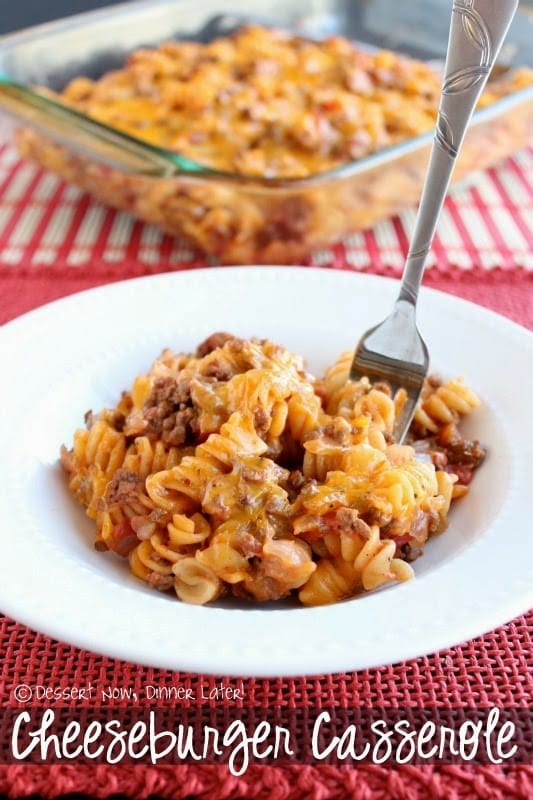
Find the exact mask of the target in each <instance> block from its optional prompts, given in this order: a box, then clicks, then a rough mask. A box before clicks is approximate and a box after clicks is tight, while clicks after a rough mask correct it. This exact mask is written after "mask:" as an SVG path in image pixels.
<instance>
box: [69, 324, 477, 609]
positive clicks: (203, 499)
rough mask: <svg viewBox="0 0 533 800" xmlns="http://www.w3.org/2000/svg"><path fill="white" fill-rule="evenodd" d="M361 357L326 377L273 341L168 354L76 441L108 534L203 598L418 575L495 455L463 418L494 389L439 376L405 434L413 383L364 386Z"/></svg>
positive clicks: (75, 487) (268, 594)
mask: <svg viewBox="0 0 533 800" xmlns="http://www.w3.org/2000/svg"><path fill="white" fill-rule="evenodd" d="M351 359H352V353H344V354H342V355H341V356H340V358H339V359H338V361H337V362H336V363H335V364H334V365H333V366H332V367H330V368H329V369H328V371H327V372H326V375H325V377H324V380H323V381H317V380H316V379H315V378H314V377H313V376H311V375H309V374H308V373H307V372H306V371H305V368H304V363H303V361H302V359H301V357H300V356H297V355H295V354H293V353H290V352H289V351H288V350H286V349H284V348H282V347H280V346H279V345H276V344H273V343H272V342H269V341H267V340H258V339H251V340H249V341H247V340H242V339H238V338H236V337H234V336H231V335H229V334H214V335H213V336H210V337H209V338H208V339H207V340H206V341H205V342H203V343H202V344H201V345H200V346H199V347H198V349H197V351H196V352H195V353H194V354H182V353H180V354H175V353H173V352H172V351H170V350H165V351H163V353H162V355H161V356H160V357H159V358H158V359H157V360H156V361H155V362H154V364H153V366H152V368H151V369H150V371H149V372H148V373H147V374H146V375H139V376H138V377H137V378H136V379H135V381H134V383H133V386H132V388H131V392H129V393H128V392H125V393H123V395H122V397H121V398H120V400H119V402H118V403H117V406H116V408H113V409H105V410H104V411H102V412H101V413H100V414H93V413H92V412H89V413H88V414H87V415H86V428H85V429H80V430H78V431H76V432H75V434H74V441H73V446H72V448H71V449H70V450H69V449H67V448H66V447H62V448H61V462H62V465H63V467H64V469H65V471H66V472H67V474H68V479H69V488H70V490H71V491H72V493H73V494H74V496H75V497H76V499H77V500H78V501H79V502H80V503H81V504H82V505H83V506H84V507H85V509H86V512H87V514H88V515H89V516H90V517H91V518H92V519H94V520H95V523H96V540H95V545H96V547H97V548H98V549H99V550H112V551H114V552H115V553H118V554H119V555H122V556H127V557H128V559H129V563H130V568H131V571H132V572H133V574H134V575H135V576H136V577H138V578H140V579H141V580H143V581H145V582H147V583H148V584H149V585H150V586H152V587H154V588H157V589H159V590H161V591H167V590H173V591H174V592H175V593H176V595H177V597H178V598H179V599H180V600H183V601H185V602H189V603H196V604H204V603H208V602H211V601H213V600H216V599H217V598H218V597H220V596H222V595H224V594H226V595H234V596H236V597H244V598H248V599H250V600H256V601H260V602H265V601H270V600H278V599H280V598H284V597H288V596H289V595H294V596H296V597H297V598H298V599H299V601H300V602H301V603H303V604H304V605H320V604H324V603H331V602H337V601H340V600H343V599H346V598H349V597H352V596H354V595H357V594H359V593H361V592H365V591H371V590H373V589H376V588H378V587H380V586H382V585H384V584H387V583H391V582H395V581H403V580H408V579H409V578H411V577H412V576H413V570H412V568H411V566H410V564H409V562H410V561H412V560H414V559H415V558H416V557H417V556H419V555H420V554H421V552H422V550H423V547H424V545H425V543H426V541H427V539H428V538H429V537H430V536H431V535H433V534H436V533H439V532H441V531H442V530H444V528H445V527H446V524H447V519H448V512H449V509H450V505H451V503H452V502H453V500H454V499H456V498H458V497H461V496H463V495H464V494H466V493H467V491H468V484H469V482H470V480H471V477H472V473H473V471H474V470H475V469H476V468H477V467H478V465H479V464H480V463H481V461H482V459H483V457H484V450H483V448H482V447H481V446H480V445H479V444H478V443H477V442H472V441H469V440H466V439H464V438H463V437H462V435H461V434H460V432H459V430H458V428H457V423H458V422H459V420H460V418H461V417H462V416H464V415H465V414H468V413H470V411H472V410H473V409H474V408H475V407H476V406H478V405H479V400H478V398H477V397H476V395H475V394H474V393H473V392H472V391H471V390H470V389H469V388H468V387H467V386H466V385H465V384H464V383H463V382H462V380H451V381H447V382H440V381H438V380H437V379H434V378H431V379H429V380H428V381H427V382H426V384H425V386H424V390H423V393H422V397H421V400H420V403H419V406H418V407H417V410H416V413H415V418H414V421H413V425H412V428H411V432H410V435H409V437H408V440H407V444H403V445H399V444H396V443H395V442H394V441H393V440H392V431H393V428H394V421H395V419H396V416H397V414H398V413H399V411H400V409H401V406H402V404H403V402H404V400H405V396H404V395H405V393H403V390H400V391H399V392H397V393H396V395H395V396H393V395H392V393H391V391H390V388H389V387H388V385H386V384H384V383H374V384H371V383H370V382H369V381H368V380H367V379H363V380H361V381H358V382H349V381H348V372H349V367H350V363H351Z"/></svg>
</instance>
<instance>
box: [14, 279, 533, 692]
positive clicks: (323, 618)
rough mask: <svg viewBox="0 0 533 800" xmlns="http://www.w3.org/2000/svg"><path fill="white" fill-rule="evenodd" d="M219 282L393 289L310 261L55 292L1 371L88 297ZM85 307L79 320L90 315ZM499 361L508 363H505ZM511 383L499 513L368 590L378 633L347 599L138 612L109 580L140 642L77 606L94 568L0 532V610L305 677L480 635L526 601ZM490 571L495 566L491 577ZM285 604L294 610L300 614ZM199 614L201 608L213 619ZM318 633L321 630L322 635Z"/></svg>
mask: <svg viewBox="0 0 533 800" xmlns="http://www.w3.org/2000/svg"><path fill="white" fill-rule="evenodd" d="M230 281H232V282H236V283H237V285H238V284H239V283H240V284H241V286H242V285H244V286H245V287H246V285H252V284H254V283H255V285H256V286H257V285H258V284H259V285H261V287H262V290H263V291H264V292H266V294H268V293H269V292H270V293H271V294H272V296H273V297H274V296H275V292H278V291H279V290H280V287H283V286H285V288H287V287H288V288H292V289H295V288H296V289H299V290H303V287H305V286H309V285H310V284H311V285H313V286H314V287H315V288H316V287H317V286H319V287H320V289H321V290H322V289H323V287H326V286H327V285H329V284H331V285H332V286H333V285H334V286H337V285H338V287H339V289H343V288H344V287H345V286H346V287H347V288H350V289H351V285H350V286H349V284H352V283H353V290H354V294H355V291H356V289H359V290H361V291H366V292H370V293H372V292H374V293H382V292H383V294H384V295H387V297H388V296H392V295H393V293H394V290H395V287H397V281H393V280H391V279H389V278H383V277H380V276H371V275H368V274H360V273H354V272H344V271H330V270H324V269H321V268H310V267H223V268H221V267H216V268H207V269H196V270H188V271H185V272H174V273H163V274H158V275H150V276H144V277H141V278H134V279H129V280H126V281H120V282H117V283H112V284H107V285H105V286H102V287H96V288H93V289H89V290H86V291H84V292H81V293H78V294H75V295H71V296H69V297H66V298H62V299H60V300H57V301H54V302H52V303H50V304H48V305H46V306H43V307H40V308H38V309H36V310H34V311H32V312H29V313H27V314H25V315H23V316H22V317H19V318H17V319H16V320H14V321H12V322H10V323H8V324H7V325H5V326H4V327H3V328H2V329H1V330H0V358H2V359H3V360H4V359H5V368H6V369H7V370H8V373H7V374H9V370H10V366H11V368H12V366H13V364H15V363H17V358H18V359H19V360H20V358H21V357H22V356H23V355H24V353H25V352H26V351H27V348H28V346H29V344H30V343H31V342H32V341H34V337H35V332H36V331H38V330H47V334H48V336H50V337H52V340H53V341H54V342H55V343H56V344H57V343H58V341H59V340H58V336H59V335H60V331H61V326H62V325H63V326H64V325H66V324H68V323H69V322H70V323H72V322H74V321H75V320H76V319H77V318H78V319H79V318H81V319H84V314H85V315H86V317H87V315H88V310H90V309H91V306H92V305H93V304H94V303H95V302H96V303H100V304H101V303H107V304H108V306H109V305H111V306H113V305H114V304H116V308H117V309H118V308H120V307H121V304H122V306H124V304H125V303H126V302H127V300H126V298H129V300H130V301H131V298H132V297H136V298H142V299H143V300H144V299H146V297H149V296H150V294H152V295H153V294H155V296H157V295H158V294H159V293H161V292H164V291H167V290H170V289H172V288H174V287H175V286H176V285H177V286H178V287H179V288H180V289H181V291H182V292H185V294H186V293H187V291H188V292H189V293H191V292H192V291H193V289H191V287H193V288H194V287H196V290H198V287H200V286H201V287H202V289H203V290H204V291H205V290H208V291H209V292H211V293H213V291H215V290H220V288H221V286H224V285H227V284H228V282H230ZM213 287H214V288H213ZM248 291H249V287H248ZM159 296H161V295H160V294H159ZM421 306H422V307H426V308H430V309H433V310H435V311H438V312H439V313H442V314H444V316H446V315H448V317H450V315H451V317H452V318H456V319H458V320H464V319H465V318H466V319H467V320H468V321H469V323H470V324H471V325H472V327H473V329H474V330H477V331H478V332H479V331H485V332H486V331H487V330H491V331H492V332H495V336H497V337H499V340H502V339H503V340H504V341H505V342H506V343H507V344H508V345H509V346H510V347H511V353H518V354H519V355H521V354H522V355H524V357H526V356H527V354H528V353H531V351H532V350H533V338H532V337H531V335H530V334H529V333H528V332H527V331H526V329H524V328H521V327H520V326H519V325H516V324H515V323H512V322H511V321H509V320H507V319H505V318H503V317H501V316H499V315H497V314H494V313H493V312H490V311H487V310H486V309H484V308H481V307H480V306H477V305H475V304H472V303H469V302H468V301H464V300H460V299H458V298H456V297H454V296H451V295H446V294H443V293H441V292H438V291H436V290H432V289H423V290H422V296H421ZM88 317H89V318H90V314H89V315H88ZM43 335H44V334H43ZM484 335H486V333H485V334H484ZM53 337H55V339H54V338H53ZM494 341H496V339H494ZM282 343H283V342H282ZM154 355H155V354H154ZM306 355H307V354H306ZM500 366H501V368H502V369H504V368H505V364H504V363H503V362H502V363H501V365H500ZM43 370H44V374H46V370H45V368H44V367H43V366H41V368H40V372H39V370H37V372H38V373H39V374H40V375H41V374H42V373H43ZM33 372H34V370H33V369H29V370H28V369H27V370H26V372H25V373H24V380H28V381H31V379H32V374H33ZM4 374H6V372H4ZM41 379H42V378H41ZM521 379H522V383H521V392H520V393H519V396H518V397H516V398H514V401H513V403H511V404H509V403H508V402H507V398H503V396H502V397H500V398H498V401H499V402H501V403H502V404H503V405H502V407H503V406H506V407H507V408H508V409H509V408H511V409H512V410H513V413H512V414H510V415H509V416H508V418H507V419H506V420H505V425H506V428H505V430H506V436H507V437H508V439H509V444H510V452H511V456H512V459H513V464H514V468H513V475H512V481H511V485H510V487H509V493H508V497H507V499H506V502H505V504H504V507H503V508H502V512H501V514H500V515H499V517H498V519H497V520H496V521H495V522H494V524H493V525H492V526H491V529H490V531H489V532H488V533H490V536H488V535H487V536H484V537H482V538H481V539H480V541H478V542H476V543H475V545H474V546H471V547H469V548H467V549H466V550H465V552H464V553H462V554H461V555H460V556H459V557H458V558H456V559H454V560H453V561H452V562H450V563H449V564H446V565H444V566H443V567H442V568H441V569H439V570H438V571H437V572H434V573H433V574H432V575H431V585H430V587H429V588H428V581H429V576H425V577H424V578H423V579H422V580H415V581H413V582H410V583H409V584H404V585H402V586H400V587H395V588H394V590H391V591H390V592H385V593H381V594H380V593H377V594H375V595H373V596H371V597H366V598H365V600H364V603H365V614H368V615H369V616H370V617H372V618H375V619H376V620H378V621H379V622H380V624H381V628H380V630H379V636H378V638H376V637H373V636H372V635H371V632H369V631H368V630H366V631H361V630H358V631H354V630H351V627H353V626H354V625H356V624H361V615H360V614H359V613H358V612H357V613H356V612H355V611H354V610H353V608H354V607H353V604H352V603H343V604H340V605H337V606H330V607H326V608H319V609H298V610H297V611H296V612H293V611H280V612H275V616H276V618H277V620H278V622H273V618H272V612H266V611H263V610H261V609H255V608H254V609H251V610H250V611H248V610H247V611H241V610H237V609H232V610H230V611H227V610H224V609H204V608H195V607H190V606H187V607H184V606H183V605H182V604H179V603H176V604H172V606H175V609H176V610H175V611H174V612H169V608H170V607H171V604H168V608H166V609H162V608H161V604H160V603H158V599H159V598H158V597H157V596H154V597H153V598H152V597H147V596H145V595H143V596H142V597H143V600H142V608H139V606H140V604H139V602H137V600H136V598H137V599H138V597H139V596H140V595H138V593H137V592H136V591H135V590H133V589H132V588H131V587H130V586H124V587H118V588H117V587H115V589H114V592H113V603H114V604H115V603H117V604H118V605H119V606H120V608H121V609H122V611H124V609H126V608H127V607H128V606H129V605H131V603H133V605H134V607H135V610H136V613H137V614H138V617H137V622H136V624H137V625H138V626H139V628H140V629H141V631H142V633H143V637H142V639H139V637H138V636H135V631H124V628H123V626H122V625H121V624H117V622H116V621H114V622H113V623H112V624H110V623H108V622H106V623H105V625H106V627H102V620H93V621H91V618H90V615H89V614H88V611H89V610H90V606H91V602H90V600H89V599H88V597H89V595H88V594H87V593H89V594H90V592H91V591H94V589H95V580H94V575H93V574H92V573H90V572H89V571H84V570H83V569H80V570H79V572H78V573H77V575H76V576H75V579H73V578H72V576H70V578H69V577H68V576H65V574H64V572H65V564H64V563H62V562H61V559H58V561H57V562H55V563H53V564H47V566H46V570H47V574H46V576H43V567H42V565H40V564H39V563H37V561H36V560H35V559H34V560H33V561H32V554H31V547H30V545H29V540H30V539H31V537H29V539H28V540H27V539H26V538H25V537H22V536H19V537H18V538H17V539H13V538H11V539H10V540H9V541H8V542H7V544H8V548H7V550H6V547H5V544H6V542H5V541H4V548H3V550H4V551H5V557H4V559H2V560H0V607H1V608H2V610H3V611H4V613H6V614H8V615H10V616H12V617H14V618H15V619H17V620H18V621H20V622H22V623H24V624H26V625H28V626H30V627H31V628H34V629H36V630H39V631H41V632H43V633H45V634H47V635H49V636H52V637H54V638H56V639H59V640H61V641H66V642H68V643H70V644H73V645H75V646H78V647H82V648H84V649H88V650H94V651H96V652H101V653H103V654H104V655H107V656H110V657H114V658H119V659H124V660H128V661H133V662H137V663H144V664H148V665H149V666H153V667H163V668H169V669H174V670H175V669H180V670H185V671H193V672H203V673H212V674H223V675H226V674H227V675H230V674H231V675H239V676H251V675H253V676H257V677H263V676H264V677H271V676H274V675H285V676H289V675H306V674H307V675H313V674H322V673H325V672H338V671H346V670H355V669H362V668H366V667H369V668H370V667H375V666H379V665H382V664H388V663H396V662H399V661H403V660H405V659H409V658H415V657H418V656H420V655H423V654H426V653H429V652H435V651H437V650H440V649H443V648H445V647H449V646H452V645H455V644H457V643H459V642H462V641H465V640H467V639H471V638H473V637H475V636H477V635H480V634H483V633H485V632H486V631H487V630H490V629H492V628H495V627H497V626H499V625H501V624H504V623H505V622H507V621H509V620H510V619H512V618H513V617H515V616H517V615H519V614H521V613H523V612H525V611H526V610H528V609H529V608H530V607H531V605H532V598H533V594H532V588H531V587H532V586H533V573H532V568H531V563H532V562H533V545H532V543H531V542H532V541H533V540H528V538H527V537H525V536H523V535H522V534H521V533H520V531H519V532H518V533H516V532H515V530H514V529H513V528H512V526H513V525H517V526H518V527H519V528H520V526H522V527H523V525H524V521H526V520H527V519H528V516H527V512H528V506H529V504H528V501H527V500H528V494H527V489H528V482H527V478H526V475H527V466H528V465H529V464H530V463H531V458H532V456H533V452H532V448H531V444H529V443H528V435H527V434H528V432H529V433H530V430H531V422H530V417H529V414H528V413H527V412H528V409H527V406H526V401H525V397H527V396H529V397H531V392H529V393H528V391H527V390H526V391H523V389H524V384H525V382H526V380H527V375H523V376H521ZM8 392H9V389H8ZM10 400H13V398H10V397H9V394H8V396H7V397H5V398H4V405H6V406H7V407H8V410H9V411H10V412H13V413H14V412H16V411H17V406H16V402H15V405H14V406H13V405H12V406H11V407H10V406H9V403H10ZM503 400H505V403H503ZM15 401H16V398H15ZM4 416H6V415H4ZM7 418H8V419H12V415H11V416H10V414H7ZM11 427H12V430H11V431H10V430H6V431H5V441H6V443H7V445H6V449H5V452H7V453H8V454H10V452H11V451H10V450H9V442H11V443H12V444H13V439H14V438H15V439H16V435H15V434H16V430H17V429H16V426H11ZM2 472H4V475H2V482H3V484H4V485H5V486H6V487H7V491H6V493H5V494H4V496H3V498H2V499H1V500H0V525H1V526H2V527H1V530H0V541H1V539H2V535H4V540H5V533H4V534H2V531H6V530H9V526H10V524H11V525H12V524H13V520H12V519H11V520H10V499H11V500H13V499H14V498H16V496H17V492H18V493H19V494H20V492H21V486H20V485H19V486H13V485H11V484H10V482H9V470H5V469H3V470H0V474H1V473H2ZM19 499H20V498H19ZM22 524H23V527H24V525H26V524H28V520H27V519H23V520H22ZM506 528H507V533H508V536H507V539H504V538H502V539H501V541H502V544H506V545H507V547H508V549H511V548H510V547H509V545H510V544H511V543H512V545H513V546H514V545H517V546H519V547H520V556H519V558H518V559H517V562H516V563H515V569H514V570H513V571H509V565H511V564H512V563H513V559H512V558H511V556H510V555H509V553H508V552H507V551H506V550H505V547H503V550H502V553H501V554H500V556H499V558H498V559H497V560H498V564H495V563H494V552H493V550H492V552H491V550H490V548H493V549H494V541H495V540H496V538H497V536H498V534H499V533H501V534H503V533H504V532H505V529H506ZM32 541H33V540H32ZM489 545H490V546H489ZM41 555H42V554H41ZM489 556H490V558H491V560H490V563H487V569H486V574H485V575H481V576H478V575H477V573H476V582H477V592H478V593H479V590H480V589H481V590H482V591H483V592H484V593H485V594H484V595H483V597H482V598H480V597H479V595H478V597H477V599H476V587H473V586H471V585H470V586H469V585H468V584H465V583H464V578H465V576H468V573H469V570H471V569H472V566H473V562H474V560H475V559H476V558H477V559H484V558H489ZM515 561H516V559H515ZM21 563H22V564H24V570H25V576H26V580H27V581H29V582H30V585H31V587H32V589H31V591H29V590H27V589H26V588H24V587H21V586H20V580H19V579H18V578H17V570H20V565H21ZM415 569H416V565H415ZM498 569H499V570H500V572H501V574H500V576H499V577H500V580H499V582H498V583H496V581H495V577H496V575H497V574H498ZM506 570H507V571H506ZM502 575H503V576H504V577H503V578H502ZM61 578H63V579H65V581H66V582H65V584H64V585H65V588H66V586H67V585H70V586H71V588H76V589H77V591H78V592H79V593H80V598H81V599H83V603H81V599H80V602H79V603H78V604H77V605H76V604H74V606H73V608H72V609H71V610H69V608H68V605H67V615H66V617H61V615H60V614H59V613H58V611H59V609H60V608H61V602H60V599H61V598H60V596H59V594H60V593H59V592H58V593H56V596H55V597H54V596H53V595H52V596H46V595H43V591H45V587H46V585H47V583H49V582H50V581H52V582H53V581H54V580H56V581H57V580H61ZM96 583H98V581H96ZM104 585H105V583H104ZM446 587H448V590H451V587H453V596H452V598H451V602H452V606H451V607H450V608H449V609H448V618H447V619H444V618H443V616H442V613H441V614H440V615H439V614H437V615H435V616H434V617H433V618H432V617H431V614H429V612H428V610H426V612H425V613H424V614H421V613H420V611H419V610H418V611H417V613H418V615H419V616H418V617H417V626H416V629H413V628H412V629H411V630H410V635H409V636H405V635H404V634H403V632H401V631H398V630H395V629H394V627H393V626H392V624H391V625H388V626H387V624H384V623H386V622H387V620H391V621H392V619H393V612H394V613H395V614H398V613H404V614H408V613H409V611H412V610H413V609H415V608H417V603H420V602H424V600H425V601H426V602H427V600H428V597H429V596H430V594H431V593H433V594H434V595H435V596H439V597H445V596H446ZM36 595H37V596H39V602H38V603H35V596H36ZM354 602H358V601H354ZM461 608H462V609H463V613H461ZM82 612H83V613H82ZM452 612H453V613H452ZM169 614H171V616H172V617H173V618H175V621H176V623H177V624H178V623H179V626H180V633H179V636H178V638H179V642H178V645H176V643H175V642H171V643H169V641H168V630H169V618H170V617H169ZM294 614H297V616H298V618H297V621H295V620H296V618H295V617H294ZM206 615H212V619H209V617H207V616H206ZM228 615H232V617H229V616H228ZM291 615H292V617H293V619H291ZM215 617H217V619H216V620H215ZM269 617H270V620H269ZM282 618H283V629H282V630H280V629H279V624H280V623H279V620H281V619H282ZM154 619H158V620H159V622H160V623H161V626H162V633H158V632H157V631H153V632H152V635H150V636H148V637H147V636H146V634H147V631H148V630H149V627H150V624H152V625H153V620H154ZM431 623H432V624H431ZM228 625H230V628H228V627H227V626H228ZM256 626H259V628H258V629H259V630H260V634H259V635H256V634H254V630H255V629H256ZM199 630H201V631H204V632H205V636H204V639H203V640H199V637H198V633H197V632H198V631H199ZM339 630H342V631H343V636H344V638H343V639H342V640H341V641H339V640H338V639H336V640H333V637H332V635H331V634H330V635H329V636H328V631H339ZM317 631H322V633H321V634H320V636H321V637H322V638H320V636H319V635H318V634H317ZM165 632H166V633H167V636H166V637H165V635H164V634H165Z"/></svg>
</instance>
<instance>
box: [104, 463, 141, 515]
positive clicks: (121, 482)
mask: <svg viewBox="0 0 533 800" xmlns="http://www.w3.org/2000/svg"><path fill="white" fill-rule="evenodd" d="M143 490H144V481H143V479H142V478H141V476H140V475H139V474H138V473H137V472H132V471H131V470H128V469H117V471H116V472H115V474H114V475H113V478H112V479H111V481H110V482H109V484H108V486H107V490H106V500H107V503H108V505H110V506H114V505H119V504H120V503H126V504H127V503H131V502H134V501H135V500H137V499H138V497H139V494H141V492H142V491H143Z"/></svg>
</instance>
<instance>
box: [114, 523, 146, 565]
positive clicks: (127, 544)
mask: <svg viewBox="0 0 533 800" xmlns="http://www.w3.org/2000/svg"><path fill="white" fill-rule="evenodd" d="M136 544H139V540H138V538H137V535H136V533H135V531H134V530H133V528H132V527H131V525H130V522H129V520H124V521H123V522H119V523H118V525H115V527H114V528H113V532H112V534H111V536H110V537H109V539H108V540H107V545H108V547H109V549H110V550H113V552H115V553H118V554H119V556H124V557H125V556H127V555H128V554H129V552H130V551H131V550H133V548H134V547H135V545H136Z"/></svg>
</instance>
